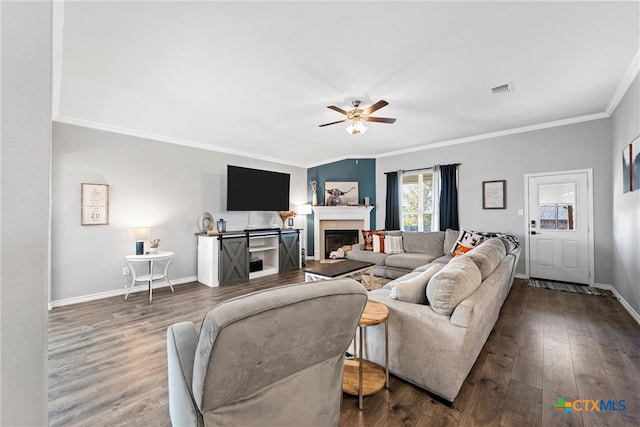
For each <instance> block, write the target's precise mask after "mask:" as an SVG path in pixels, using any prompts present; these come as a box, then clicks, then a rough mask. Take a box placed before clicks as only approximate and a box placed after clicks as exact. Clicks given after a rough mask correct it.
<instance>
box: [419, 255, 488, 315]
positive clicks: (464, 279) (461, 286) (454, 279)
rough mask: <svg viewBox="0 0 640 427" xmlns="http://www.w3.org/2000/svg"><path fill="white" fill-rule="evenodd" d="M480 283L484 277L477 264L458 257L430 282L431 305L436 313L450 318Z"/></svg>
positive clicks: (428, 294) (428, 296)
mask: <svg viewBox="0 0 640 427" xmlns="http://www.w3.org/2000/svg"><path fill="white" fill-rule="evenodd" d="M480 283H482V275H481V274H480V270H479V269H478V267H477V266H476V264H475V263H474V262H473V261H472V260H471V259H470V258H469V257H465V256H462V257H456V258H454V259H453V260H451V262H450V263H449V264H447V265H446V266H444V268H443V269H442V270H440V271H439V272H438V273H436V274H435V275H434V276H433V277H432V278H431V280H429V284H428V285H427V298H428V300H429V304H430V305H431V308H433V311H435V312H436V313H438V314H444V315H447V316H450V315H451V313H453V310H454V309H455V308H456V306H457V305H458V304H460V302H462V301H463V300H464V299H466V298H467V297H469V295H471V294H472V293H474V292H475V290H476V289H478V287H479V286H480Z"/></svg>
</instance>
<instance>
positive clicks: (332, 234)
mask: <svg viewBox="0 0 640 427" xmlns="http://www.w3.org/2000/svg"><path fill="white" fill-rule="evenodd" d="M356 243H358V230H324V257H325V258H326V259H328V258H329V254H330V253H331V252H333V251H335V250H336V249H338V248H341V247H343V246H344V245H355V244H356Z"/></svg>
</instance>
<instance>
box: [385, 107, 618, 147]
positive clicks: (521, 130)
mask: <svg viewBox="0 0 640 427" xmlns="http://www.w3.org/2000/svg"><path fill="white" fill-rule="evenodd" d="M608 117H609V115H608V114H607V113H604V112H603V113H595V114H588V115H585V116H578V117H571V118H569V119H562V120H554V121H551V122H545V123H538V124H535V125H529V126H521V127H517V128H513V129H505V130H501V131H497V132H489V133H485V134H481V135H474V136H469V137H465V138H458V139H450V140H448V141H440V142H434V143H433V144H424V145H421V146H418V147H411V148H405V149H403V150H394V151H388V152H386V153H381V154H378V155H377V156H376V158H383V157H390V156H396V155H399V154H406V153H413V152H416V151H423V150H431V149H434V148H440V147H449V146H451V145H458V144H466V143H468V142H474V141H482V140H485V139H491V138H499V137H501V136H508V135H515V134H518V133H525V132H532V131H536V130H542V129H549V128H554V127H558V126H566V125H571V124H575V123H582V122H588V121H591V120H599V119H606V118H608Z"/></svg>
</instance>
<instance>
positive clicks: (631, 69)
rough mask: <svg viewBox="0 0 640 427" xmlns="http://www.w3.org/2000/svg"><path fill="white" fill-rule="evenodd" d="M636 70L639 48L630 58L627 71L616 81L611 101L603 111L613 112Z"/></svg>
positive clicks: (639, 56) (633, 77) (639, 70)
mask: <svg viewBox="0 0 640 427" xmlns="http://www.w3.org/2000/svg"><path fill="white" fill-rule="evenodd" d="M638 72H640V50H638V51H637V52H636V54H635V56H634V57H633V59H632V60H631V63H630V64H629V66H628V67H627V71H626V72H625V73H624V76H622V80H620V83H618V87H617V88H616V91H615V92H614V94H613V97H612V98H611V101H609V104H608V105H607V109H606V110H605V111H606V113H607V114H608V115H609V116H611V115H612V114H613V112H614V111H615V109H616V107H617V106H618V104H619V103H620V101H621V100H622V97H623V96H624V94H625V93H627V90H628V89H629V86H631V83H633V80H634V79H635V78H636V75H637V74H638Z"/></svg>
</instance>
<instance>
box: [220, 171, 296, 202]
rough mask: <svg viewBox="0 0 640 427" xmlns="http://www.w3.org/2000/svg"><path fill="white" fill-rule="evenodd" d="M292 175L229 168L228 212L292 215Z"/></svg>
mask: <svg viewBox="0 0 640 427" xmlns="http://www.w3.org/2000/svg"><path fill="white" fill-rule="evenodd" d="M289 182H290V175H289V174H288V173H282V172H272V171H267V170H260V169H250V168H243V167H240V166H232V165H227V210H228V211H288V210H289Z"/></svg>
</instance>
